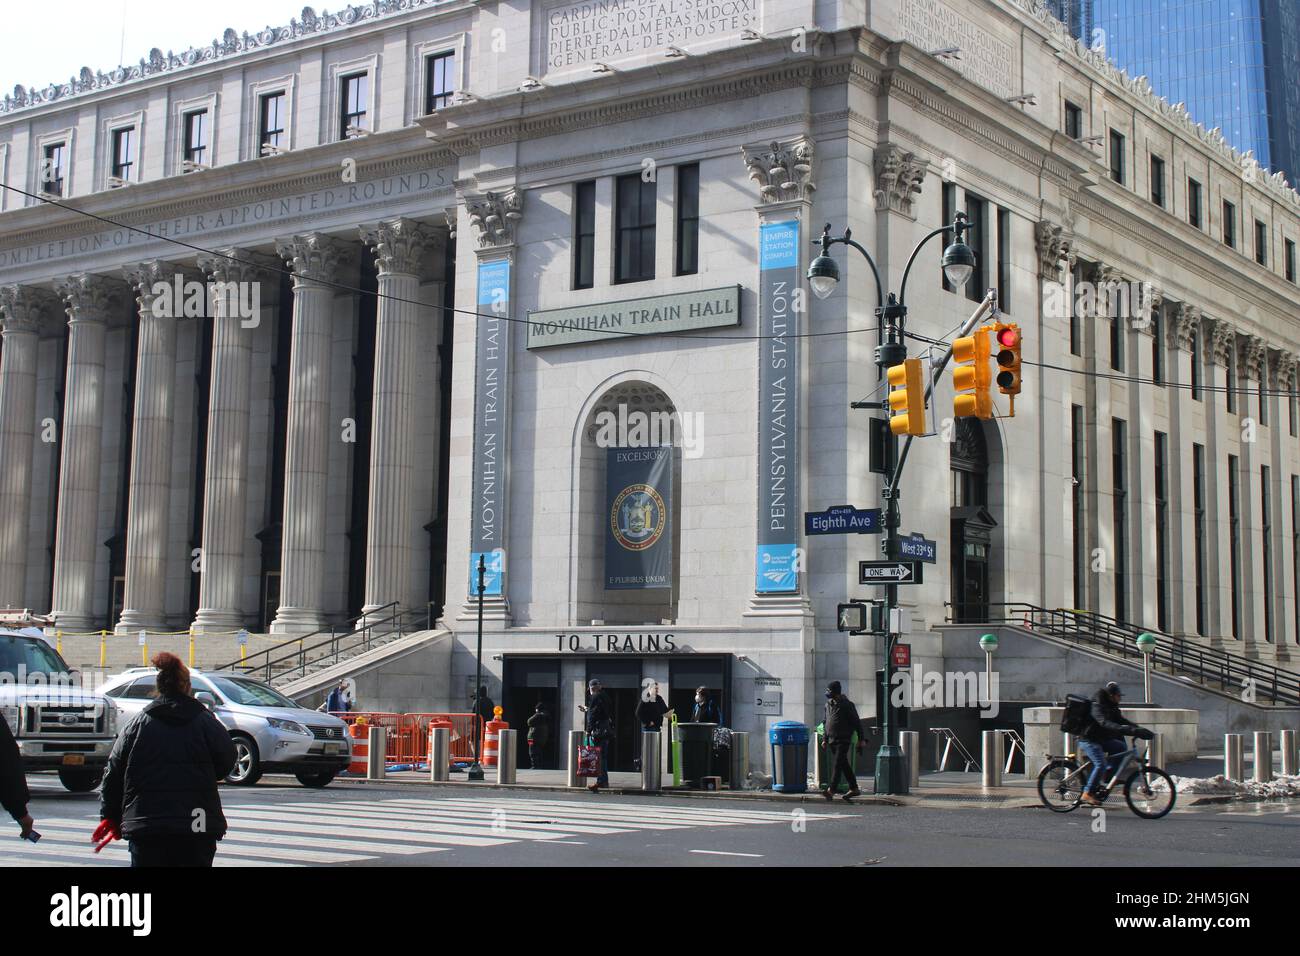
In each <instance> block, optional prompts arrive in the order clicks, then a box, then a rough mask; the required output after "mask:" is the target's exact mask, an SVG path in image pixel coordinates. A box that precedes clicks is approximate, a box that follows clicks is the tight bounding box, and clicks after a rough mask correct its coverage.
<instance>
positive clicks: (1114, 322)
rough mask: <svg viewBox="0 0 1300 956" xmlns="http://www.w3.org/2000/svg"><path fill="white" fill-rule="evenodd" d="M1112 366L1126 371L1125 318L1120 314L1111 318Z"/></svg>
mask: <svg viewBox="0 0 1300 956" xmlns="http://www.w3.org/2000/svg"><path fill="white" fill-rule="evenodd" d="M1110 367H1111V368H1113V369H1114V370H1115V371H1117V372H1122V371H1124V320H1123V319H1121V318H1120V317H1119V316H1118V315H1115V316H1112V317H1111V320H1110Z"/></svg>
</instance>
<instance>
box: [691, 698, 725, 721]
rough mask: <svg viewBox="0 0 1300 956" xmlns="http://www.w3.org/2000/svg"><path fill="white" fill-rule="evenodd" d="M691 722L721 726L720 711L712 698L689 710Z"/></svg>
mask: <svg viewBox="0 0 1300 956" xmlns="http://www.w3.org/2000/svg"><path fill="white" fill-rule="evenodd" d="M691 722H692V723H696V724H721V723H722V709H721V708H720V707H719V706H718V702H717V701H716V700H714V699H713V698H712V697H706V698H704V703H702V704H696V705H695V706H694V707H693V708H692V709H691Z"/></svg>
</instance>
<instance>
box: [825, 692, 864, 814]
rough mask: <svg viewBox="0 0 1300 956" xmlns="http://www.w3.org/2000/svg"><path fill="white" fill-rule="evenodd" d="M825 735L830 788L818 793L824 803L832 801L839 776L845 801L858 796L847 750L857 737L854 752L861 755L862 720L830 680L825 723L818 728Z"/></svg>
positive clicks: (837, 786)
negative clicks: (844, 786) (830, 764)
mask: <svg viewBox="0 0 1300 956" xmlns="http://www.w3.org/2000/svg"><path fill="white" fill-rule="evenodd" d="M822 726H823V729H824V731H825V735H826V746H827V748H828V749H829V750H830V752H831V754H832V755H834V759H835V767H834V769H833V770H832V771H831V785H830V787H828V788H827V789H824V790H822V796H823V797H825V798H826V799H827V800H834V799H835V791H836V790H838V789H839V786H840V774H841V773H842V774H843V775H844V777H845V779H847V780H848V783H849V789H848V790H847V791H846V792H845V794H844V799H845V800H852V799H853V798H854V797H856V796H858V795H860V794H861V793H862V791H861V790H859V789H858V778H857V777H856V776H854V774H853V762H852V761H851V760H849V751H850V750H852V749H853V735H854V734H857V735H858V752H859V753H861V752H862V748H863V742H862V720H861V719H860V718H859V717H858V709H857V708H856V707H855V706H853V701H851V700H849V699H848V698H847V697H845V696H844V695H843V694H842V693H840V682H839V681H837V680H833V681H831V682H830V683H829V684H827V685H826V722H825V723H824V724H823V725H822Z"/></svg>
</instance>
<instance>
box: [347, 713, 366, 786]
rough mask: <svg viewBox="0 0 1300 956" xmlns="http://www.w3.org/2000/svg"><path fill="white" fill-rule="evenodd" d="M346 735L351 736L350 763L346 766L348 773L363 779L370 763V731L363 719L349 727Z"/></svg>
mask: <svg viewBox="0 0 1300 956" xmlns="http://www.w3.org/2000/svg"><path fill="white" fill-rule="evenodd" d="M348 733H350V734H351V735H352V762H351V763H350V764H348V773H350V774H356V775H357V776H359V777H364V776H365V775H366V769H367V765H368V764H369V763H370V730H369V728H368V726H367V724H366V722H365V720H364V718H363V719H362V720H359V721H357V722H356V723H354V724H353V725H352V726H351V727H349V728H348Z"/></svg>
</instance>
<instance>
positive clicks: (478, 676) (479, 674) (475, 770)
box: [465, 554, 487, 780]
mask: <svg viewBox="0 0 1300 956" xmlns="http://www.w3.org/2000/svg"><path fill="white" fill-rule="evenodd" d="M486 577H487V557H486V555H483V554H480V555H479V556H478V646H477V648H476V650H475V651H474V762H473V763H472V764H471V765H470V768H469V771H468V772H467V773H466V774H465V779H466V780H482V779H483V768H482V766H480V765H479V762H478V748H479V743H478V742H479V739H480V737H481V736H482V729H481V728H480V727H479V714H478V709H479V706H480V705H481V704H482V703H483V697H482V695H481V694H480V689H481V688H482V687H483V592H485V591H486V590H487V585H486V584H485V583H484V578H486Z"/></svg>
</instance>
